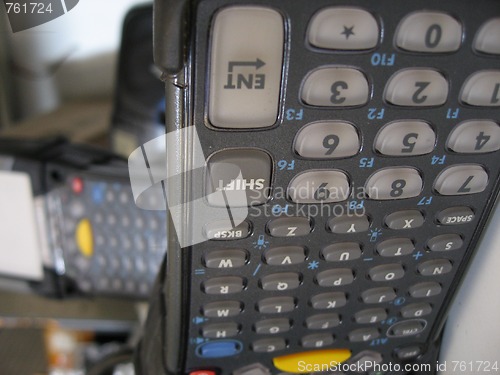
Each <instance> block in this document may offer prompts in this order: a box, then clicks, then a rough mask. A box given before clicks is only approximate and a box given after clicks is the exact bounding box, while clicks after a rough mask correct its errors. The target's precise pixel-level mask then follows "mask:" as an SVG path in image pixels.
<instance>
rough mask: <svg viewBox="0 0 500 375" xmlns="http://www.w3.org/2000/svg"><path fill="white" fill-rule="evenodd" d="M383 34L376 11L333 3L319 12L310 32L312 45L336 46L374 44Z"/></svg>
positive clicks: (359, 47)
mask: <svg viewBox="0 0 500 375" xmlns="http://www.w3.org/2000/svg"><path fill="white" fill-rule="evenodd" d="M347 25H349V26H347ZM354 25H356V26H354ZM354 28H356V30H355V31H354ZM379 34H380V28H379V25H378V23H377V21H376V20H375V17H373V15H372V14H370V13H369V12H367V11H366V10H363V9H359V8H349V7H332V8H326V9H322V10H321V11H319V12H317V13H316V14H315V15H314V16H313V17H312V19H311V22H310V26H309V30H308V33H307V35H308V37H309V43H311V45H313V46H315V47H318V48H325V49H333V50H365V49H370V48H374V47H376V45H377V43H378V38H379Z"/></svg>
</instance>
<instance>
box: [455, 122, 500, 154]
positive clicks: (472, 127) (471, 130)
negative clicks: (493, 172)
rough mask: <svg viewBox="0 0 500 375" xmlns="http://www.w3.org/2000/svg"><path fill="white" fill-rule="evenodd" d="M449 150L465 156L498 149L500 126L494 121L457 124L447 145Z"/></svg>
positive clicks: (499, 146)
mask: <svg viewBox="0 0 500 375" xmlns="http://www.w3.org/2000/svg"><path fill="white" fill-rule="evenodd" d="M446 145H447V146H448V148H449V149H450V150H453V151H455V152H458V153H465V154H480V153H486V152H492V151H497V150H499V149H500V126H499V125H498V124H497V123H496V122H494V121H488V120H475V121H464V122H462V123H460V124H458V125H457V126H456V127H455V128H454V129H453V131H452V132H451V134H450V136H449V138H448V141H447V144H446Z"/></svg>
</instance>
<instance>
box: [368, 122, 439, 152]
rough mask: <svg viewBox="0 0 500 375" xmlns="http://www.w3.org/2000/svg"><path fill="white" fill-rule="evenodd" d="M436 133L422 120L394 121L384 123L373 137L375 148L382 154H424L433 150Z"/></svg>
mask: <svg viewBox="0 0 500 375" xmlns="http://www.w3.org/2000/svg"><path fill="white" fill-rule="evenodd" d="M435 143H436V134H435V133H434V130H433V129H432V127H431V126H430V125H429V124H428V123H426V122H424V121H414V120H405V121H395V122H391V123H389V124H387V125H385V126H384V127H383V128H382V129H381V130H380V132H379V133H378V134H377V137H376V138H375V149H376V150H377V151H378V152H380V153H381V154H383V155H390V156H406V155H424V154H428V153H429V152H432V150H434V144H435Z"/></svg>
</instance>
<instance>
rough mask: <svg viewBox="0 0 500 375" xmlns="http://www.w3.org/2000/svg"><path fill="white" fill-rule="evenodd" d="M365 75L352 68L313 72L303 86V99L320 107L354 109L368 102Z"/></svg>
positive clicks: (306, 102)
mask: <svg viewBox="0 0 500 375" xmlns="http://www.w3.org/2000/svg"><path fill="white" fill-rule="evenodd" d="M369 94H370V88H369V85H368V80H367V79H366V77H365V75H364V74H363V73H362V72H361V71H359V70H357V69H352V68H341V67H327V68H320V69H317V70H315V71H313V72H311V73H310V74H309V75H308V76H307V77H306V79H305V81H304V84H303V86H302V92H301V94H300V95H301V96H300V97H301V99H302V100H303V102H304V103H305V104H309V105H312V106H318V107H352V106H358V105H363V104H366V103H367V102H368V97H369Z"/></svg>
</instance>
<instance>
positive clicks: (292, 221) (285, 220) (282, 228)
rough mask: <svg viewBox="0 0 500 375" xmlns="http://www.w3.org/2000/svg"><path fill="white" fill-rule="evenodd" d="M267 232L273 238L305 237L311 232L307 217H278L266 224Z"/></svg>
mask: <svg viewBox="0 0 500 375" xmlns="http://www.w3.org/2000/svg"><path fill="white" fill-rule="evenodd" d="M267 231H268V232H269V234H270V235H271V236H273V237H297V236H305V235H307V234H309V233H310V232H311V223H310V221H309V218H307V217H299V216H296V217H280V218H277V219H273V220H271V221H270V222H269V223H267Z"/></svg>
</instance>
